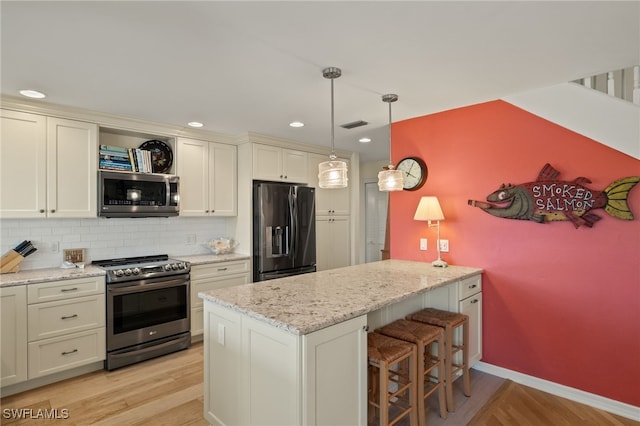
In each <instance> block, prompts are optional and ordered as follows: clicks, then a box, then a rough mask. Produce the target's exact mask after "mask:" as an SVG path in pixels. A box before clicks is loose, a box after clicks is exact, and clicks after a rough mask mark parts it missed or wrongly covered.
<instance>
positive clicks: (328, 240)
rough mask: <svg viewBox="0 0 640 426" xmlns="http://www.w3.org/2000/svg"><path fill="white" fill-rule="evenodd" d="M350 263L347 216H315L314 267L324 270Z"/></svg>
mask: <svg viewBox="0 0 640 426" xmlns="http://www.w3.org/2000/svg"><path fill="white" fill-rule="evenodd" d="M350 264H351V244H350V229H349V216H318V217H316V269H317V270H318V271H324V270H327V269H334V268H341V267H343V266H349V265H350Z"/></svg>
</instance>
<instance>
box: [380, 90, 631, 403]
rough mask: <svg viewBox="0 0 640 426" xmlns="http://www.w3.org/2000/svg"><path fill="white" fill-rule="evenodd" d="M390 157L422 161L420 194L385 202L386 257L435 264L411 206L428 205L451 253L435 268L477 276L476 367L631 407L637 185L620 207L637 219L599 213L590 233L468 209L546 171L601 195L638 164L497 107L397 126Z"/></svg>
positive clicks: (429, 234) (426, 232)
mask: <svg viewBox="0 0 640 426" xmlns="http://www.w3.org/2000/svg"><path fill="white" fill-rule="evenodd" d="M392 154H393V159H394V161H395V162H398V161H399V160H400V159H402V158H404V157H407V156H418V157H421V158H422V159H424V160H425V162H426V163H427V167H428V169H429V176H428V179H427V182H426V184H425V185H424V186H423V187H422V188H421V189H419V190H418V191H415V192H408V191H403V192H399V193H396V192H392V193H390V197H391V198H390V200H391V208H390V211H391V257H392V258H394V259H409V260H417V261H425V262H431V261H432V260H434V259H435V258H436V252H435V250H434V248H435V247H436V245H435V244H436V234H435V232H436V231H435V229H433V228H432V229H428V228H427V225H426V223H424V222H416V221H414V220H413V214H414V212H415V209H416V207H417V205H418V201H419V199H420V197H421V196H423V195H436V196H437V197H438V198H439V200H440V203H441V205H442V210H443V212H444V215H445V220H444V221H443V222H441V238H446V239H448V240H449V242H450V253H444V254H443V256H442V257H443V259H444V260H446V261H447V262H449V263H451V264H456V265H465V266H474V267H480V268H483V269H484V270H485V273H484V275H483V290H484V295H483V303H484V306H483V312H484V313H483V315H484V316H483V325H484V335H483V345H484V357H483V361H485V362H488V363H490V364H494V365H497V366H501V367H504V368H507V369H510V370H514V371H518V372H522V373H524V374H528V375H531V376H534V377H538V378H541V379H545V380H550V381H552V382H556V383H559V384H562V385H565V386H570V387H573V388H577V389H581V390H584V391H587V392H590V393H594V394H597V395H601V396H604V397H607V398H611V399H614V400H617V401H621V402H624V403H627V404H632V405H635V406H640V393H638V391H637V389H638V388H637V386H638V385H637V384H638V383H640V362H639V361H638V360H639V359H640V220H639V219H640V185H638V187H636V188H634V189H633V190H632V191H631V193H630V196H629V205H630V207H631V210H632V212H633V213H634V214H635V216H636V220H634V221H623V220H619V219H615V218H612V217H610V216H609V215H608V214H607V213H606V212H605V211H604V210H602V209H598V210H593V212H594V213H595V214H597V215H599V216H601V217H602V220H600V221H599V222H597V223H596V224H595V226H594V227H593V228H586V227H581V228H578V229H575V228H574V226H573V225H572V224H571V223H569V222H554V223H548V224H538V223H534V222H531V221H520V220H509V219H500V218H497V217H493V216H491V215H489V214H487V213H485V212H484V211H482V210H480V209H478V208H475V207H471V206H469V205H468V204H467V200H469V199H475V200H484V199H485V197H486V196H487V195H488V194H489V193H491V192H493V191H494V190H496V189H497V188H498V186H499V185H500V184H502V183H512V184H514V185H515V184H520V183H525V182H531V181H534V180H535V179H536V177H537V175H538V172H539V171H540V169H541V168H542V166H543V165H544V164H545V163H547V162H548V163H550V164H551V165H552V166H553V167H555V168H556V169H557V170H558V171H559V172H560V176H559V179H561V180H568V181H571V180H573V179H575V178H577V177H580V176H584V177H586V178H589V179H590V180H591V181H592V183H591V184H587V185H586V186H588V187H589V188H591V189H594V190H603V189H604V188H605V187H606V186H607V185H609V184H610V183H611V182H613V181H615V180H617V179H619V178H622V177H625V176H631V175H636V176H638V175H640V161H638V160H636V159H634V158H632V157H629V156H627V155H625V154H622V153H620V152H618V151H615V150H613V149H611V148H608V147H607V146H605V145H603V144H600V143H598V142H596V141H593V140H591V139H589V138H586V137H584V136H581V135H579V134H577V133H574V132H572V131H569V130H567V129H565V128H563V127H560V126H558V125H555V124H554V123H551V122H549V121H546V120H544V119H542V118H539V117H537V116H535V115H533V114H530V113H528V112H526V111H524V110H522V109H519V108H517V107H515V106H513V105H511V104H508V103H506V102H503V101H493V102H488V103H484V104H479V105H474V106H470V107H465V108H460V109H456V110H451V111H446V112H442V113H438V114H433V115H429V116H424V117H419V118H415V119H411V120H406V121H403V122H398V123H395V124H394V125H393V148H392ZM420 237H426V238H428V239H429V243H428V247H429V250H428V251H426V252H424V251H419V249H418V248H419V244H418V240H419V238H420ZM608 363H609V367H608V366H607V364H608ZM610 365H615V368H611V367H610Z"/></svg>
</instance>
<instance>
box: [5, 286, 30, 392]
mask: <svg viewBox="0 0 640 426" xmlns="http://www.w3.org/2000/svg"><path fill="white" fill-rule="evenodd" d="M0 321H1V322H0V333H2V334H0V361H1V362H2V367H1V369H0V373H1V374H0V385H1V386H9V385H13V384H15V383H20V382H24V381H25V380H27V289H26V288H25V286H24V285H21V286H15V287H2V288H0Z"/></svg>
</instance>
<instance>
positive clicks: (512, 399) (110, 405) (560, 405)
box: [0, 342, 640, 426]
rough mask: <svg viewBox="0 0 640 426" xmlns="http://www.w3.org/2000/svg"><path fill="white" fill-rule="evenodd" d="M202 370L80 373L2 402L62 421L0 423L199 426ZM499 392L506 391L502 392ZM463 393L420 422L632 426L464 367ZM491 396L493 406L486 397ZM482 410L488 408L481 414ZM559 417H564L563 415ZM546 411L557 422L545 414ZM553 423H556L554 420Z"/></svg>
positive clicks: (172, 364) (190, 364) (155, 365)
mask: <svg viewBox="0 0 640 426" xmlns="http://www.w3.org/2000/svg"><path fill="white" fill-rule="evenodd" d="M202 369H203V345H202V342H198V343H194V344H193V345H192V346H191V348H189V349H188V350H185V351H181V352H177V353H174V354H170V355H166V356H164V357H161V358H156V359H153V360H150V361H146V362H143V363H140V364H136V365H132V366H129V367H125V368H121V369H119V370H115V371H111V372H106V371H97V372H94V373H89V374H85V375H83V376H79V377H75V378H73V379H69V380H65V381H62V382H58V383H55V384H52V385H49V386H44V387H42V388H39V389H34V390H31V391H27V392H23V393H20V394H17V395H12V396H8V397H5V398H2V399H1V400H0V404H1V405H2V409H3V410H4V409H23V408H27V409H33V412H34V413H35V412H37V410H38V409H47V410H51V409H57V410H58V411H59V412H60V410H62V409H66V410H68V413H69V417H68V419H66V420H45V419H37V420H34V419H31V420H24V419H23V420H16V419H6V418H4V417H5V416H1V417H0V424H2V425H7V426H8V425H12V426H14V425H15V426H18V425H37V426H45V425H64V426H69V425H78V426H85V425H105V426H113V425H118V426H126V425H136V426H139V425H145V426H147V425H148V426H152V425H153V426H157V425H166V426H186V425H207V424H208V423H207V422H206V421H205V420H204V418H203V414H202V413H203V393H202V392H203V372H202ZM503 385H504V386H503ZM507 385H508V386H507ZM505 387H508V389H506V391H508V392H506V391H505ZM501 388H502V389H501ZM500 389H501V391H500V392H498V393H496V391H498V390H500ZM471 390H472V396H471V397H470V398H467V397H465V396H464V395H463V394H462V391H461V389H460V385H458V384H456V386H455V393H456V394H455V398H456V404H457V406H456V412H455V413H450V414H449V417H448V418H447V419H446V420H444V419H441V418H440V417H439V416H438V415H437V412H438V410H437V408H436V402H437V400H436V398H432V399H431V400H429V401H428V403H429V404H430V406H429V409H428V420H427V423H428V425H429V426H462V425H467V424H468V423H469V422H470V421H471V419H472V418H473V417H474V416H475V415H476V413H480V414H478V417H479V418H476V419H475V420H474V423H473V425H474V426H507V425H508V426H515V425H517V426H520V425H522V426H525V425H531V426H540V425H549V426H556V425H574V424H575V425H580V426H583V425H594V426H595V425H598V426H604V425H624V426H628V425H634V426H638V425H640V423H637V422H633V421H631V420H627V419H624V418H620V417H616V416H612V415H609V414H607V413H604V412H603V411H600V410H596V409H593V408H590V407H587V406H584V405H581V404H577V403H573V402H571V401H567V400H564V399H562V398H557V397H554V396H551V395H548V394H545V393H544V392H540V391H537V390H534V389H530V388H526V387H524V386H521V385H517V384H515V383H512V382H508V381H507V382H505V380H504V379H501V378H498V377H495V376H492V375H489V374H485V373H481V372H478V371H475V370H471ZM494 395H496V398H498V401H497V402H496V401H494V400H493V399H492V397H493V396H494ZM483 407H491V408H490V409H487V408H484V410H483ZM567 412H569V413H571V414H570V415H567ZM3 413H4V411H3ZM552 413H556V414H557V415H558V416H559V417H553V416H552ZM576 413H579V416H578V415H577V414H576ZM603 413H604V414H603ZM541 416H542V417H541ZM550 419H551V420H550ZM556 419H563V421H561V422H560V421H558V422H556ZM567 419H568V420H567ZM576 419H580V420H579V422H576V423H572V421H574V420H575V421H578V420H576ZM547 421H552V423H548V422H547ZM590 421H601V423H590ZM345 426H350V425H345Z"/></svg>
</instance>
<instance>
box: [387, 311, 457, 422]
mask: <svg viewBox="0 0 640 426" xmlns="http://www.w3.org/2000/svg"><path fill="white" fill-rule="evenodd" d="M376 333H381V334H384V335H385V336H389V337H393V338H395V339H400V340H404V341H405V342H409V343H413V344H415V345H416V346H417V350H418V357H417V359H416V362H417V367H418V368H417V380H416V382H417V385H418V404H419V405H418V423H419V424H420V425H426V424H427V416H426V410H425V399H426V398H428V397H429V396H431V395H432V394H433V393H435V392H436V391H437V392H438V402H439V404H440V417H442V418H443V419H446V418H447V404H446V402H445V386H444V383H445V382H444V361H443V360H444V357H443V354H444V350H445V342H444V330H443V329H442V328H441V327H436V326H434V325H428V324H423V323H420V322H416V321H408V320H404V319H400V320H397V321H394V322H392V323H391V324H388V325H385V326H384V327H381V328H379V329H377V330H376ZM434 345H435V346H436V349H437V351H433V349H434V348H433V346H434ZM434 352H435V353H437V356H434ZM434 370H436V371H437V373H435V372H434ZM436 374H437V375H436Z"/></svg>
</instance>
